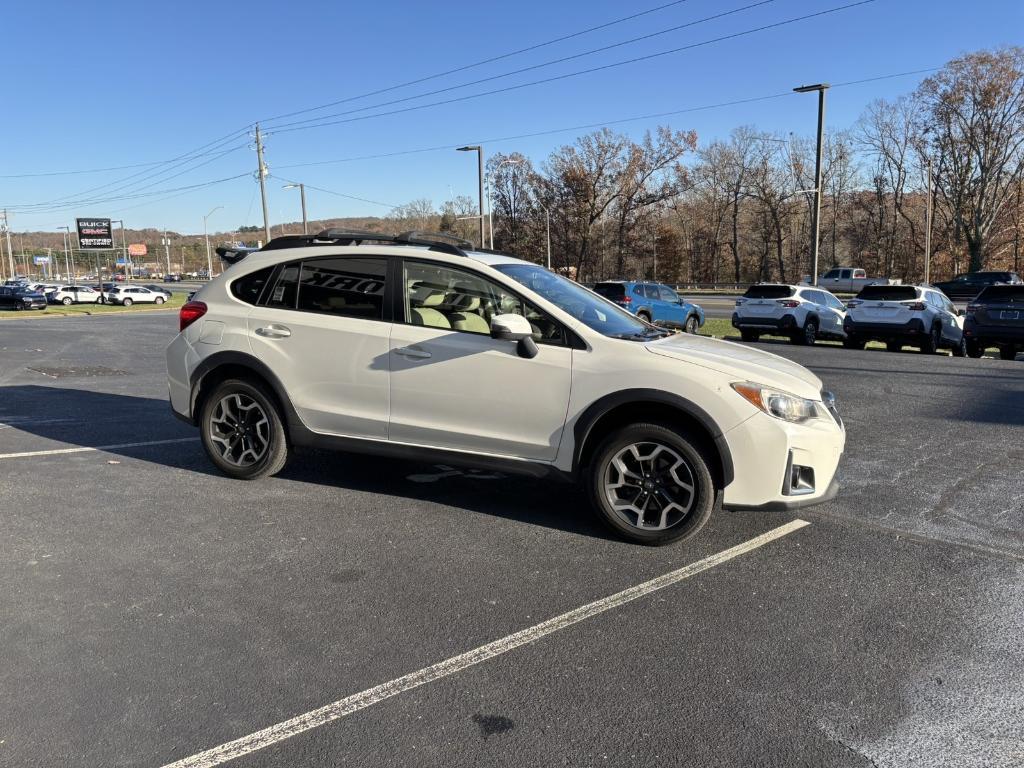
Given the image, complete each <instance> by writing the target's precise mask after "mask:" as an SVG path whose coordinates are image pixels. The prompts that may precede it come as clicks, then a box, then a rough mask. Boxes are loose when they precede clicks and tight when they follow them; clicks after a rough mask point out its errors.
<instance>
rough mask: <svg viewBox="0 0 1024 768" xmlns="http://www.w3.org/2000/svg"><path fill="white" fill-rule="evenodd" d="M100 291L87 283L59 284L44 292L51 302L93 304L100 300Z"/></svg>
mask: <svg viewBox="0 0 1024 768" xmlns="http://www.w3.org/2000/svg"><path fill="white" fill-rule="evenodd" d="M100 295H101V294H100V292H99V291H97V290H96V289H95V288H91V287H89V286H88V285H61V286H57V288H56V289H54V290H52V291H50V292H49V293H47V294H46V300H47V301H49V302H50V303H51V304H63V305H65V306H67V305H69V304H95V303H97V302H98V301H99V300H100Z"/></svg>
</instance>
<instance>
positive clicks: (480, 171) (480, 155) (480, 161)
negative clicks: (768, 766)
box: [456, 145, 487, 248]
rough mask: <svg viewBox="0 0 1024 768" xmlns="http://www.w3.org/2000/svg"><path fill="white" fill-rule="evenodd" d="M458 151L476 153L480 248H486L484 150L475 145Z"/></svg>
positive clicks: (459, 148)
mask: <svg viewBox="0 0 1024 768" xmlns="http://www.w3.org/2000/svg"><path fill="white" fill-rule="evenodd" d="M456 150H457V151H458V152H476V161H477V187H478V198H477V199H478V202H477V206H478V207H479V211H480V247H481V248H486V247H487V244H486V243H485V242H484V215H485V214H484V148H483V147H481V146H479V145H474V146H466V147H457V148H456Z"/></svg>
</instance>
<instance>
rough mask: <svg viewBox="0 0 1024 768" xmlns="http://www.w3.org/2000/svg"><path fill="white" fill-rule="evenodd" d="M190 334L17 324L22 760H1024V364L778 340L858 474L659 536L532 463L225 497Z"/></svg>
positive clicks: (2, 365)
mask: <svg viewBox="0 0 1024 768" xmlns="http://www.w3.org/2000/svg"><path fill="white" fill-rule="evenodd" d="M175 329H176V316H175V315H174V314H173V313H163V312H150V313H146V314H145V315H113V316H105V317H104V316H95V317H81V318H51V319H29V320H20V319H19V320H11V321H9V322H4V323H3V324H2V325H0V500H2V501H0V509H2V510H3V514H2V521H3V526H4V530H3V533H4V535H3V536H2V537H0V580H2V583H3V584H4V585H5V589H4V590H3V591H2V593H0V615H2V617H3V620H2V621H0V658H2V662H3V663H2V664H0V691H3V692H4V695H3V696H2V697H0V765H2V766H38V765H60V766H69V767H71V766H82V767H88V768H94V767H95V766H154V767H155V768H160V767H162V766H166V765H169V764H174V763H176V761H180V762H177V765H178V766H199V765H208V766H212V765H218V764H221V763H222V762H223V759H222V758H225V757H228V756H230V754H229V753H227V752H216V751H214V752H210V751H209V750H215V749H216V748H217V747H219V746H220V745H223V744H226V743H228V742H232V741H233V740H237V739H243V743H242V745H241V746H240V747H239V751H238V754H239V756H238V757H237V758H235V759H233V760H231V762H230V763H229V764H230V765H231V766H246V767H248V766H298V765H302V766H341V765H353V766H363V765H374V766H412V765H416V766H434V765H436V766H479V765H502V766H528V765H545V766H547V765H573V766H583V765H597V764H601V765H613V766H622V765H637V766H640V765H643V766H648V765H680V766H727V765H728V766H739V765H743V766H787V767H788V766H850V767H853V766H915V768H916V767H917V766H958V767H970V766H1005V767H1007V768H1008V767H1009V766H1019V765H1021V764H1024V737H1022V733H1024V732H1022V725H1021V724H1022V722H1024V646H1022V643H1021V637H1024V484H1022V467H1024V364H1021V363H1020V362H1017V363H1014V362H1004V361H998V360H991V359H984V360H972V359H953V358H950V357H947V356H924V355H920V354H916V353H911V352H905V353H902V354H891V353H887V352H882V351H879V352H873V351H867V352H855V351H849V350H844V349H842V348H839V347H815V348H809V349H808V348H797V347H791V346H788V345H785V344H762V345H759V346H761V347H763V348H766V349H770V350H771V351H774V352H777V353H779V354H782V355H784V356H786V357H790V358H792V359H795V360H797V361H799V362H801V363H803V364H805V365H807V366H808V367H810V368H811V369H813V370H814V371H815V372H816V373H818V375H820V376H821V377H822V378H823V379H824V381H825V383H826V386H828V387H829V388H831V389H832V390H833V391H834V392H835V393H836V395H837V398H838V401H839V406H840V409H841V411H842V413H843V416H844V418H845V420H846V423H847V428H848V433H849V438H848V447H847V454H846V456H845V458H844V461H843V464H842V465H841V468H840V480H841V482H842V484H843V490H842V491H841V493H840V495H839V497H838V498H837V499H836V500H835V501H833V502H830V503H828V504H825V505H822V506H820V507H815V508H812V509H808V510H804V511H802V512H801V513H800V514H798V515H797V514H790V513H766V512H757V513H752V512H744V513H738V512H737V513H731V512H724V513H720V514H718V516H717V517H716V518H714V519H713V520H712V522H711V523H710V524H709V526H708V528H706V529H705V532H704V533H703V534H702V535H701V536H699V537H698V538H697V539H695V540H693V541H691V542H687V543H684V544H683V545H679V546H672V547H666V548H660V549H646V548H641V547H637V546H633V545H629V544H625V543H622V542H620V541H617V540H615V539H612V538H610V537H609V536H607V535H606V534H605V532H604V530H603V529H602V528H600V527H599V526H598V525H597V524H596V523H595V522H594V521H592V520H591V518H590V516H589V513H588V512H587V511H586V509H585V501H584V499H583V498H582V497H581V495H579V494H578V493H577V492H576V491H575V490H573V489H572V488H569V487H564V486H559V485H553V484H547V483H543V482H538V481H535V480H529V479H523V478H518V477H504V476H500V475H495V474H493V473H487V472H461V471H456V470H452V469H450V468H446V467H440V466H431V465H422V464H409V463H400V462H395V461H388V462H382V461H380V460H378V459H369V458H353V457H346V456H343V455H329V454H319V453H312V452H309V453H303V454H300V455H299V456H297V457H296V458H295V460H293V462H292V463H291V464H290V465H289V466H288V468H286V470H285V471H284V472H283V473H282V474H281V475H280V476H278V477H276V478H273V479H271V480H267V481H264V482H260V483H253V484H247V483H242V482H237V481H232V480H229V479H227V478H226V477H223V476H221V475H219V474H218V473H216V472H215V471H214V470H213V468H212V467H211V466H210V465H209V463H208V462H207V460H206V458H205V456H204V455H203V453H202V451H201V448H200V446H199V443H198V440H197V439H196V437H195V433H194V431H193V430H191V429H190V428H189V427H187V426H185V425H183V424H181V423H179V422H178V421H176V420H175V419H174V418H173V417H172V416H171V413H170V410H169V408H168V405H167V400H166V381H165V375H164V363H163V348H164V346H165V345H166V343H167V342H168V341H169V340H170V338H171V337H172V336H173V334H174V332H175ZM96 446H108V447H107V448H105V449H103V450H92V448H94V447H96ZM110 446H113V447H110ZM796 520H802V521H805V522H806V523H808V525H805V526H799V525H791V524H792V523H794V521H796ZM787 526H788V527H787ZM769 533H770V534H772V535H773V536H774V537H775V538H773V539H772V540H769V541H765V542H764V543H763V544H760V543H758V541H757V537H759V536H762V535H764V534H769ZM752 540H753V541H754V543H751V542H752ZM733 547H741V549H740V550H737V551H736V552H735V553H734V556H732V557H731V558H730V559H727V560H726V559H722V558H716V557H715V556H716V555H718V554H719V553H722V552H725V551H727V550H730V548H733ZM709 558H710V559H709ZM693 564H697V565H696V566H694V567H693V568H691V569H689V570H686V567H687V566H691V565H693ZM681 569H682V570H681ZM665 574H674V575H673V577H672V578H671V579H669V580H668V581H669V582H670V583H662V582H655V583H654V584H653V585H652V583H651V580H653V579H657V578H658V577H661V576H663V575H665ZM638 585H644V586H643V588H642V590H640V592H638V593H628V596H629V597H634V598H635V599H630V600H628V601H627V600H626V599H625V598H624V597H623V598H621V599H619V598H616V599H614V600H612V601H608V602H602V603H599V604H598V608H595V609H593V610H592V611H591V612H590V613H588V614H587V615H586V616H585V617H584V618H582V619H581V620H578V621H577V620H574V619H575V618H579V617H578V616H576V615H575V614H571V613H570V612H573V611H576V610H577V609H580V608H581V607H582V606H587V605H588V604H591V603H594V602H595V601H602V600H604V599H605V598H608V597H609V596H613V595H617V594H618V593H620V592H622V591H623V590H628V589H630V588H634V587H637V586H638ZM655 587H657V588H655ZM567 614H569V618H565V616H566V615H567ZM556 618H557V619H559V623H557V626H554V627H553V628H552V626H549V625H545V624H544V622H548V621H549V620H551V619H556ZM570 619H573V620H570ZM538 627H541V629H538ZM549 629H550V631H548V630H549ZM524 630H529V632H528V633H527V634H526V635H516V634H515V633H519V632H521V631H524ZM510 636H512V637H515V638H517V639H516V640H514V641H513V640H509V639H508V638H509V637H510ZM495 641H500V642H501V643H503V644H502V645H500V647H497V646H494V645H491V644H493V643H495ZM481 648H486V649H490V650H488V651H487V652H481V653H479V654H478V656H472V657H463V656H462V654H465V653H466V652H474V651H477V649H481ZM492 650H493V651H496V652H495V653H493V654H492V653H490V651H492ZM452 659H461V661H458V663H454V664H453V665H452V666H450V667H445V668H442V669H438V668H435V667H433V666H432V665H437V664H438V663H440V662H446V661H447V660H452ZM432 669H433V670H435V671H433V672H432V671H430V670H432ZM414 674H419V675H420V676H419V677H414V678H411V679H410V678H403V676H407V675H414ZM402 680H405V682H397V683H395V682H393V681H402ZM382 684H392V687H391V688H384V689H381V688H378V686H381V685H382ZM364 692H368V693H366V694H365V696H363V697H362V698H360V697H358V696H355V698H353V697H354V695H357V694H363V693H364ZM390 694H393V695H390ZM335 702H341V703H339V704H338V705H336V706H335V707H334V708H333V709H331V710H330V711H329V712H327V715H326V717H324V718H323V719H325V720H328V722H324V723H323V724H317V723H318V722H319V721H317V720H316V717H317V716H316V715H312V716H310V717H311V719H307V720H301V719H300V720H299V721H295V720H293V719H294V718H297V717H300V716H302V715H304V714H306V713H311V712H314V711H316V710H318V708H321V707H324V706H325V705H332V704H333V703H335ZM346 702H347V703H346ZM279 723H286V724H288V723H290V725H288V726H287V727H288V728H292V729H293V730H294V733H295V735H292V736H290V737H289V738H277V737H278V736H284V735H287V733H288V732H292V731H287V732H277V736H275V733H274V732H271V733H264V734H262V735H260V734H259V732H260V731H261V730H263V729H267V728H268V727H271V726H274V725H275V724H279ZM312 725H316V727H309V728H306V726H312ZM253 734H256V736H254V737H253V738H252V739H249V740H245V739H246V737H250V736H251V735H253Z"/></svg>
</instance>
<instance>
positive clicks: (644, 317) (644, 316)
mask: <svg viewBox="0 0 1024 768" xmlns="http://www.w3.org/2000/svg"><path fill="white" fill-rule="evenodd" d="M636 316H637V317H639V318H640V319H641V320H643V321H644V322H645V323H649V322H651V315H650V313H648V312H637V313H636Z"/></svg>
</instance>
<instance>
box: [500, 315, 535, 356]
mask: <svg viewBox="0 0 1024 768" xmlns="http://www.w3.org/2000/svg"><path fill="white" fill-rule="evenodd" d="M491 338H492V339H501V340H503V341H514V342H516V354H518V355H519V356H520V357H525V358H527V359H530V358H534V357H536V356H537V353H538V352H539V350H538V349H537V344H536V343H535V342H534V340H533V326H532V325H530V321H529V320H527V319H526V318H525V317H523V316H522V315H495V316H494V317H492V318H491Z"/></svg>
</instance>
